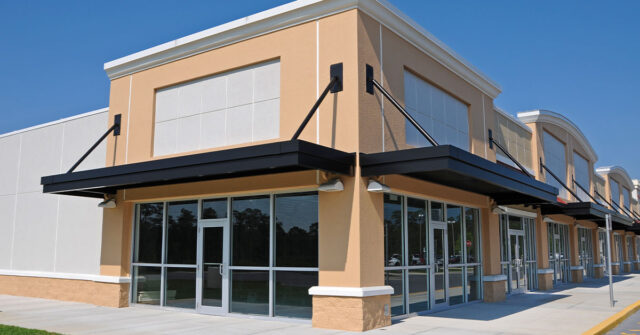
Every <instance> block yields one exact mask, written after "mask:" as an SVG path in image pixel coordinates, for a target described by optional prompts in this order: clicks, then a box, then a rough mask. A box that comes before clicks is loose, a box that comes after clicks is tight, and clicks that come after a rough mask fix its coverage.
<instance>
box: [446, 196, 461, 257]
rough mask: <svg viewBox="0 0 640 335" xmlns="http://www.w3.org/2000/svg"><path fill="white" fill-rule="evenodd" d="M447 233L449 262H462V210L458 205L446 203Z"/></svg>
mask: <svg viewBox="0 0 640 335" xmlns="http://www.w3.org/2000/svg"><path fill="white" fill-rule="evenodd" d="M447 229H448V231H447V233H448V236H449V241H448V242H449V243H448V244H449V264H459V263H462V262H463V257H464V256H463V254H462V210H461V207H459V206H452V205H447Z"/></svg>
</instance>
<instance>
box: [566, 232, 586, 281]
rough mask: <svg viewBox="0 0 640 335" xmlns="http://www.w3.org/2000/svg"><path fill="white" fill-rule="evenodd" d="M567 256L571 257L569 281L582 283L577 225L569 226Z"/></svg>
mask: <svg viewBox="0 0 640 335" xmlns="http://www.w3.org/2000/svg"><path fill="white" fill-rule="evenodd" d="M568 226H569V255H570V256H571V281H572V282H574V283H582V274H583V272H582V270H583V268H582V265H581V264H580V237H579V235H578V225H577V224H575V223H574V224H569V225H568Z"/></svg>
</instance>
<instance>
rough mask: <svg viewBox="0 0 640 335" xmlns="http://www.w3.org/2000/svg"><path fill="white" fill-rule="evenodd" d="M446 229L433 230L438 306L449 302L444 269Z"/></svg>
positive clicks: (436, 299)
mask: <svg viewBox="0 0 640 335" xmlns="http://www.w3.org/2000/svg"><path fill="white" fill-rule="evenodd" d="M444 243H445V239H444V229H433V256H434V261H435V264H434V268H435V272H434V280H435V283H434V284H435V290H436V292H435V301H436V304H440V303H443V302H445V301H447V299H446V296H445V291H444V289H445V287H444V286H445V278H444V267H445V266H446V262H445V261H446V259H445V257H444V255H445V247H444Z"/></svg>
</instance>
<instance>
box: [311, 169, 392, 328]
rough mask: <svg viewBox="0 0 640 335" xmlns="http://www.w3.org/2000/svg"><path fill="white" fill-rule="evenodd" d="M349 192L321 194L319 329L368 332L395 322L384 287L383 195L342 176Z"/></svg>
mask: <svg viewBox="0 0 640 335" xmlns="http://www.w3.org/2000/svg"><path fill="white" fill-rule="evenodd" d="M341 179H342V181H343V183H344V191H341V192H320V194H319V209H320V212H319V219H320V224H319V238H318V249H319V255H318V262H319V270H320V273H319V285H318V286H316V287H313V288H311V290H310V294H312V295H313V317H312V323H313V326H314V327H320V328H331V329H341V330H351V331H365V330H369V329H373V328H378V327H383V326H387V325H390V324H391V316H390V315H391V313H390V293H391V292H390V290H392V289H391V287H389V286H384V250H383V249H384V221H383V215H384V211H383V210H384V207H383V195H382V193H372V192H368V191H367V187H366V184H365V182H366V180H365V179H363V178H362V177H360V173H359V172H357V173H356V176H355V177H341Z"/></svg>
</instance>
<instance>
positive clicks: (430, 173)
mask: <svg viewBox="0 0 640 335" xmlns="http://www.w3.org/2000/svg"><path fill="white" fill-rule="evenodd" d="M360 165H361V167H362V175H363V176H365V177H370V176H381V175H389V174H400V175H405V176H409V177H413V178H417V179H421V180H425V181H429V182H434V183H437V184H441V185H445V186H450V187H454V188H457V189H461V190H465V191H469V192H474V193H480V194H484V195H487V196H489V197H491V198H493V199H494V200H495V201H496V202H497V203H498V204H499V205H515V204H525V205H532V204H545V203H556V202H557V195H558V189H557V188H555V187H553V186H550V185H548V184H545V183H543V182H540V181H537V180H535V179H532V178H529V177H527V176H525V175H524V174H522V173H520V172H519V171H514V170H513V169H511V168H507V167H505V166H502V165H499V164H497V163H494V162H491V161H488V160H486V159H484V158H481V157H479V156H476V155H474V154H471V153H469V152H467V151H465V150H462V149H460V148H457V147H455V146H451V145H439V146H437V147H425V148H415V149H406V150H397V151H389V152H382V153H375V154H360Z"/></svg>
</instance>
